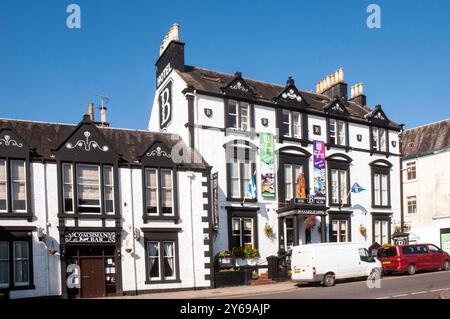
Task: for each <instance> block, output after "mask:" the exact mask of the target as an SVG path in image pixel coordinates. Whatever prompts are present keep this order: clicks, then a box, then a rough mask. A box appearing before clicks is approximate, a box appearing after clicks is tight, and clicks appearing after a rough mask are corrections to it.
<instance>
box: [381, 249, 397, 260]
mask: <svg viewBox="0 0 450 319" xmlns="http://www.w3.org/2000/svg"><path fill="white" fill-rule="evenodd" d="M396 255H397V251H396V249H395V247H389V248H380V249H379V250H378V257H381V258H386V257H395V256H396Z"/></svg>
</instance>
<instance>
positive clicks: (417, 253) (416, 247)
mask: <svg viewBox="0 0 450 319" xmlns="http://www.w3.org/2000/svg"><path fill="white" fill-rule="evenodd" d="M377 258H378V259H379V260H380V261H381V264H382V265H383V272H384V273H385V274H388V273H393V272H406V273H408V274H409V275H414V274H415V273H416V271H419V270H431V269H442V270H445V271H447V270H449V269H450V256H449V254H447V253H446V252H445V251H443V250H442V249H440V248H439V247H437V246H435V245H433V244H413V245H398V246H388V247H381V248H380V249H378V253H377Z"/></svg>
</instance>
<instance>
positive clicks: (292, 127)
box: [281, 109, 303, 139]
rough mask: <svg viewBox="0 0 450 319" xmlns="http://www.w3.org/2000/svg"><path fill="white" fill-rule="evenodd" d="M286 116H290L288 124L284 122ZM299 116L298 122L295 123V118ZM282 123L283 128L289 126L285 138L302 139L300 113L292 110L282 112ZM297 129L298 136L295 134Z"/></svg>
mask: <svg viewBox="0 0 450 319" xmlns="http://www.w3.org/2000/svg"><path fill="white" fill-rule="evenodd" d="M285 114H287V115H288V122H286V121H285V120H284V116H285ZM297 115H298V120H297V121H295V116H297ZM281 121H282V125H283V126H286V125H287V126H288V130H287V133H284V135H283V136H285V137H293V138H298V139H301V138H302V136H303V135H302V114H301V113H300V112H296V111H291V110H286V109H284V110H282V111H281ZM295 127H297V128H298V134H295Z"/></svg>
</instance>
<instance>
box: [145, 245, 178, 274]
mask: <svg viewBox="0 0 450 319" xmlns="http://www.w3.org/2000/svg"><path fill="white" fill-rule="evenodd" d="M175 247H176V245H175V241H172V240H170V241H169V240H158V241H148V242H147V258H148V261H147V268H148V273H147V278H148V279H150V280H173V279H176V271H175V265H176V254H175Z"/></svg>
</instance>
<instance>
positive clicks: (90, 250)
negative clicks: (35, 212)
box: [61, 229, 122, 298]
mask: <svg viewBox="0 0 450 319" xmlns="http://www.w3.org/2000/svg"><path fill="white" fill-rule="evenodd" d="M119 234H120V232H118V231H117V230H104V229H102V230H100V231H92V230H89V231H85V230H83V231H80V230H66V231H65V232H64V243H63V252H64V253H63V256H62V258H63V260H62V262H61V264H62V267H63V268H62V270H63V271H62V273H63V274H64V275H63V290H64V289H66V294H67V297H68V298H95V297H106V296H113V295H117V294H121V291H122V288H121V270H120V268H121V267H120V264H121V263H120V241H119Z"/></svg>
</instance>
